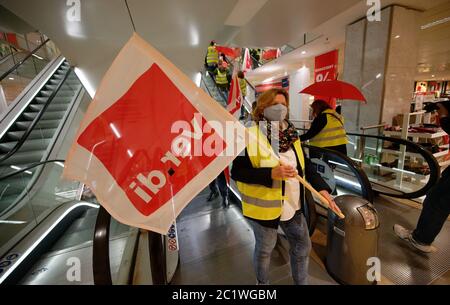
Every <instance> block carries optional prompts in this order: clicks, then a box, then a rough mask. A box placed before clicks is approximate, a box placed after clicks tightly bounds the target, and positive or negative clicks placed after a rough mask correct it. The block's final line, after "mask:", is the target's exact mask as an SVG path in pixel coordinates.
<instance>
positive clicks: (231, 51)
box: [216, 46, 241, 59]
mask: <svg viewBox="0 0 450 305" xmlns="http://www.w3.org/2000/svg"><path fill="white" fill-rule="evenodd" d="M216 50H217V52H219V53H222V54H225V56H227V57H228V58H229V59H235V58H236V57H238V56H239V54H240V53H241V49H240V48H229V47H224V46H216Z"/></svg>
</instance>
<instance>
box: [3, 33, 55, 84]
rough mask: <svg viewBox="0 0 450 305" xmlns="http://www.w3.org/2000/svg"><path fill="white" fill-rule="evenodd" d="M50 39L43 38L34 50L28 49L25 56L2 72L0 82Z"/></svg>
mask: <svg viewBox="0 0 450 305" xmlns="http://www.w3.org/2000/svg"><path fill="white" fill-rule="evenodd" d="M49 41H50V39H47V40H45V41H44V42H43V43H41V44H40V45H39V46H37V47H36V48H35V49H34V50H32V51H30V53H28V55H27V56H25V57H24V58H23V59H22V60H20V61H19V62H18V63H16V64H15V65H14V66H12V67H11V68H10V69H9V70H8V71H6V72H5V73H3V74H2V75H1V76H0V82H1V81H2V80H3V79H5V78H6V77H7V76H8V75H9V74H11V73H12V72H13V71H14V70H16V69H17V68H18V67H20V66H21V65H22V64H23V63H24V62H25V61H27V60H28V58H30V57H31V56H33V54H35V53H36V52H37V51H39V50H40V49H41V48H42V47H43V46H44V45H46V44H47V43H48V42H49Z"/></svg>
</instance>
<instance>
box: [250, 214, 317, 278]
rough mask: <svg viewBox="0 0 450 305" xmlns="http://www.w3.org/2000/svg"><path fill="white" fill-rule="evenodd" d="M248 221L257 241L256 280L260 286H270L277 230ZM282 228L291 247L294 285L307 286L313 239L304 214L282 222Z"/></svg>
mask: <svg viewBox="0 0 450 305" xmlns="http://www.w3.org/2000/svg"><path fill="white" fill-rule="evenodd" d="M248 220H249V223H250V224H251V226H252V227H253V233H254V234H255V240H256V244H255V252H254V255H253V264H254V267H255V273H256V278H257V280H258V284H269V266H270V256H271V254H272V250H273V249H274V248H275V244H276V242H277V229H273V228H268V227H264V226H262V225H260V224H259V223H257V222H256V221H253V220H250V219H248ZM280 226H281V229H282V230H283V232H284V233H285V234H286V237H287V240H288V242H289V245H290V250H289V257H290V260H291V271H292V278H293V279H294V284H295V285H307V284H308V265H309V252H310V251H311V239H310V238H309V232H308V225H307V223H306V219H305V217H304V216H303V214H301V213H296V214H295V216H294V217H293V218H292V219H290V220H288V221H282V222H280Z"/></svg>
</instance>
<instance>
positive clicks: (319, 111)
mask: <svg viewBox="0 0 450 305" xmlns="http://www.w3.org/2000/svg"><path fill="white" fill-rule="evenodd" d="M311 108H312V110H313V117H314V120H313V121H312V123H311V128H310V129H309V130H308V131H307V132H306V133H305V134H303V135H301V136H300V141H302V142H305V141H309V143H308V144H309V145H311V146H317V147H322V148H326V149H331V150H334V151H337V152H340V153H343V154H345V155H346V154H347V143H348V139H347V133H346V132H345V128H344V118H343V117H342V116H341V115H340V114H338V113H337V112H336V111H334V110H333V109H331V107H330V105H328V104H327V102H325V101H324V100H315V101H314V102H313V103H312V104H311Z"/></svg>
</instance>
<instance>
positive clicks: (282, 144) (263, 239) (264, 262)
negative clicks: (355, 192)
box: [231, 89, 340, 285]
mask: <svg viewBox="0 0 450 305" xmlns="http://www.w3.org/2000/svg"><path fill="white" fill-rule="evenodd" d="M288 107H289V95H288V93H287V92H286V91H285V90H283V89H270V90H268V91H266V92H265V93H264V94H262V95H261V96H260V98H259V100H258V103H257V107H256V109H255V111H254V113H253V117H254V119H255V120H256V122H255V123H257V124H256V125H255V124H253V126H252V127H250V128H249V133H250V134H251V135H252V136H253V138H254V139H255V141H256V142H257V145H254V144H255V143H249V144H248V146H247V148H246V150H245V155H243V156H238V157H237V158H236V159H235V161H234V162H233V167H232V171H231V176H232V178H233V179H234V180H235V181H236V182H237V186H238V189H239V191H240V193H241V197H242V211H243V214H244V216H245V217H246V218H247V220H248V222H249V223H250V225H251V226H252V228H253V232H254V235H255V240H256V244H255V251H254V258H253V260H254V262H253V263H254V268H255V272H256V278H257V282H258V284H268V283H269V265H270V256H271V253H272V250H273V249H274V247H275V244H276V241H277V229H278V226H281V229H282V230H283V231H284V233H285V234H286V237H287V239H288V241H289V244H290V251H289V255H290V260H291V269H292V277H293V279H294V283H295V284H297V285H301V284H307V279H308V263H309V252H310V250H311V240H310V238H309V232H308V225H307V223H306V219H305V217H304V215H303V210H304V207H305V203H306V202H305V192H306V190H305V189H304V187H303V185H302V184H300V183H299V181H298V180H297V179H296V177H297V175H299V176H300V177H306V178H307V180H309V182H310V183H311V184H312V185H313V186H314V187H315V188H316V189H317V190H318V191H319V192H320V194H321V195H322V196H323V197H325V198H326V200H327V201H328V203H329V206H330V208H332V209H333V210H334V211H337V212H338V213H340V211H339V208H338V207H337V206H336V204H335V203H334V201H333V198H332V197H331V196H330V194H329V191H330V189H329V187H328V185H327V184H326V183H325V181H323V180H322V178H321V177H320V175H319V174H317V173H316V172H315V170H314V167H313V166H312V165H311V163H310V161H309V160H308V159H306V158H305V157H304V154H303V150H302V147H301V143H300V139H299V136H298V133H297V131H296V129H295V127H294V126H293V124H292V123H291V122H289V121H288V120H287V119H286V116H287V114H288ZM278 126H279V127H280V128H278ZM256 139H257V140H256ZM267 151H270V152H274V153H275V154H274V153H270V154H267V153H265V152H267Z"/></svg>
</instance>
